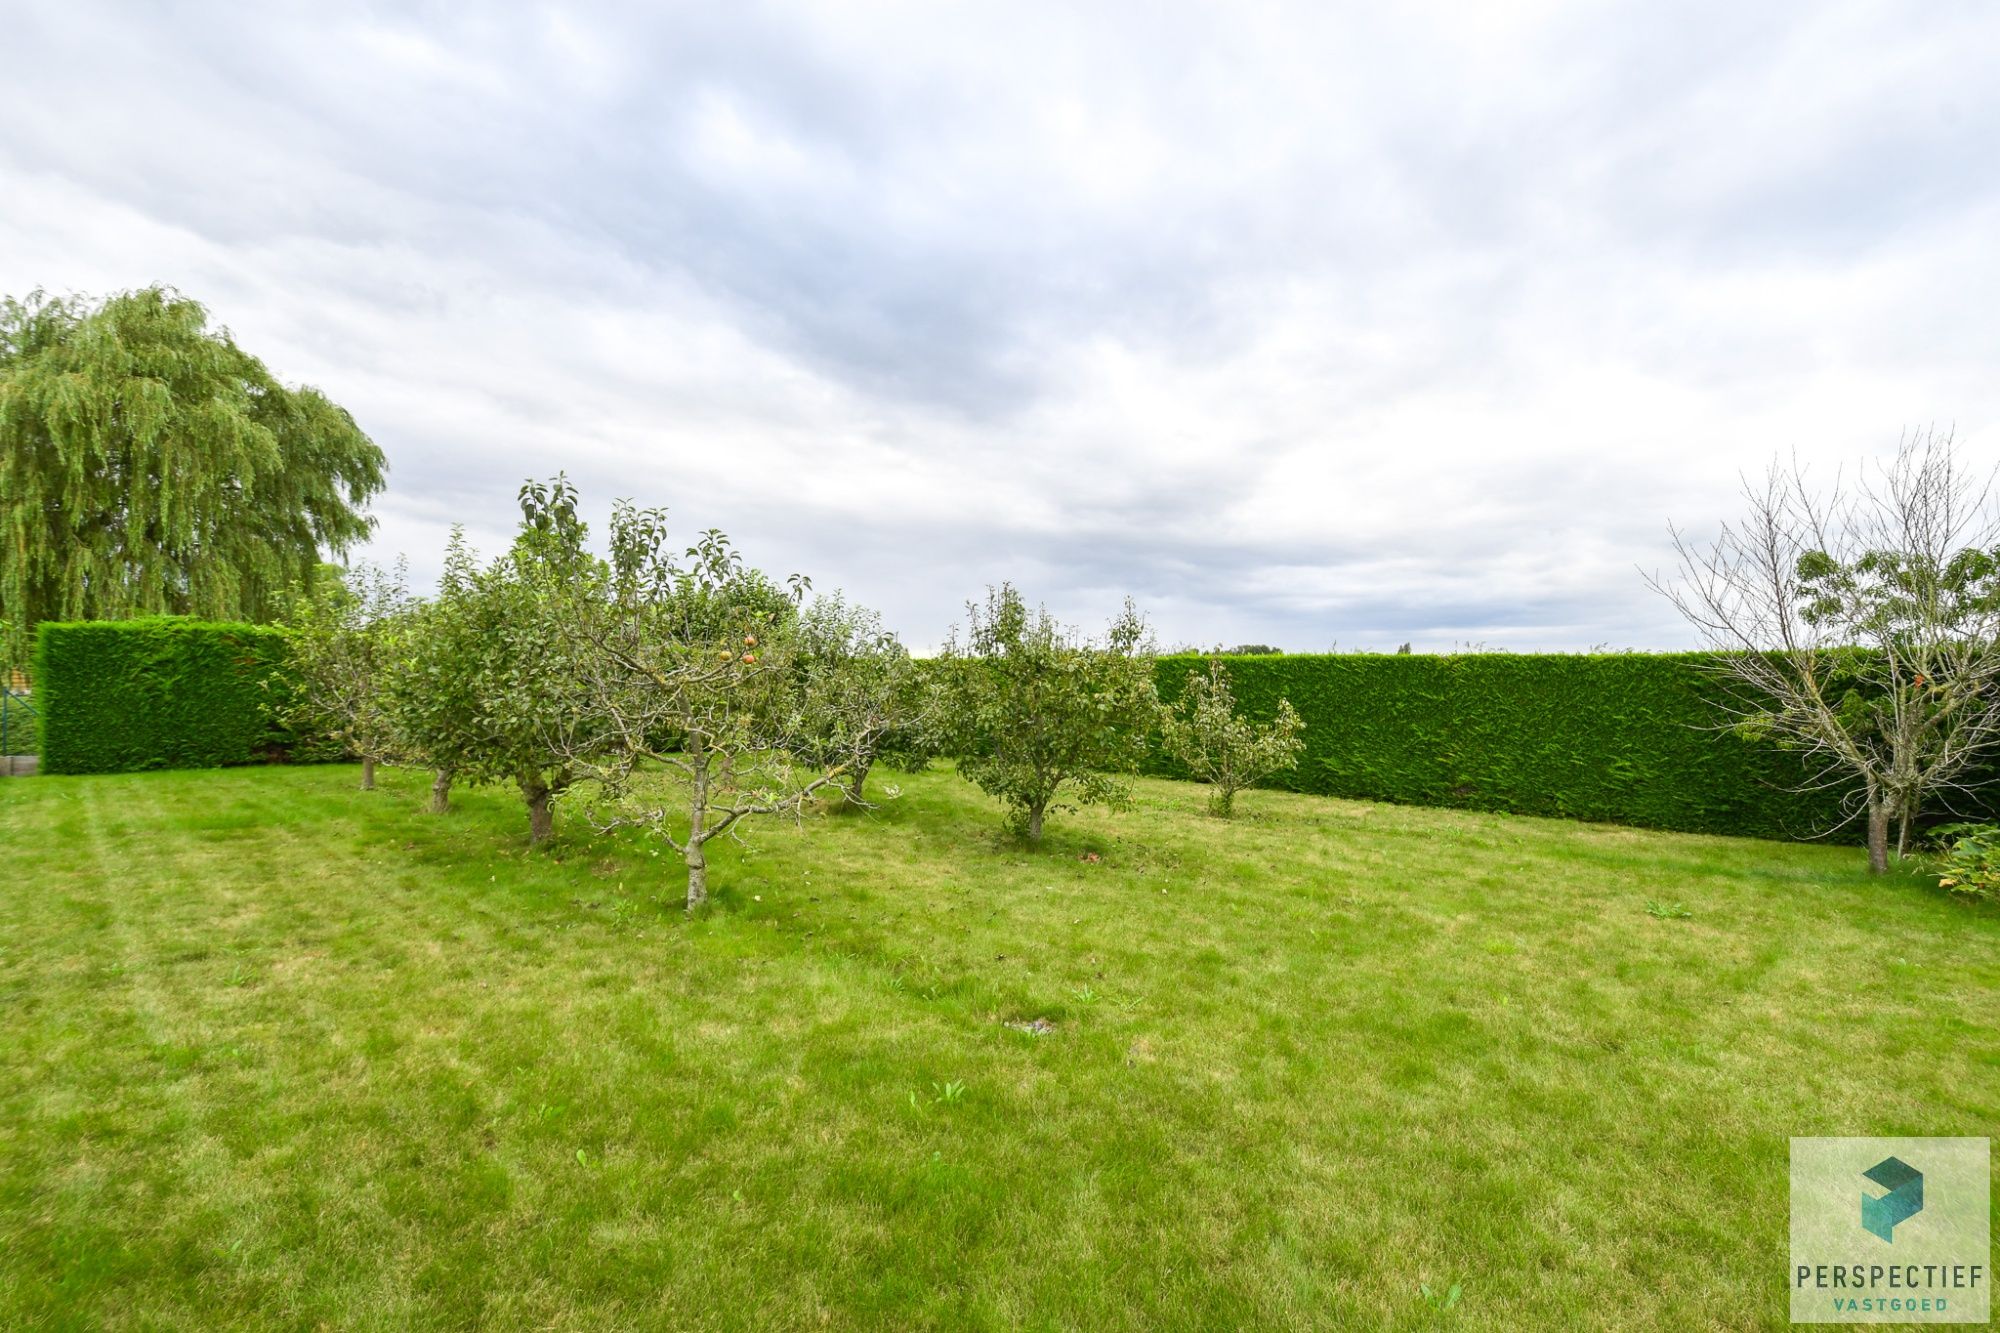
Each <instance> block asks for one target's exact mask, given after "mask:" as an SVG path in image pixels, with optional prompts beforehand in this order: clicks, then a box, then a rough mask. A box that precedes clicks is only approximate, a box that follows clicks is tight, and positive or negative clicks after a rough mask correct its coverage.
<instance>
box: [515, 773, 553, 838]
mask: <svg viewBox="0 0 2000 1333" xmlns="http://www.w3.org/2000/svg"><path fill="white" fill-rule="evenodd" d="M521 799H522V800H524V801H526V802H527V803H528V845H529V846H533V845H535V844H536V843H539V842H542V841H544V840H546V839H547V838H548V836H549V835H550V834H552V833H554V832H555V831H556V821H555V816H554V814H553V813H551V812H550V810H549V784H548V783H546V782H544V781H542V780H541V779H540V778H538V777H537V778H522V779H521Z"/></svg>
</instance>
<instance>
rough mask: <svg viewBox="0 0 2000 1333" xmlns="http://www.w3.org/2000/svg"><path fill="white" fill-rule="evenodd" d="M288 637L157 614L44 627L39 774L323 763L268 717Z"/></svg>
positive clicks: (269, 629)
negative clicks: (310, 760)
mask: <svg viewBox="0 0 2000 1333" xmlns="http://www.w3.org/2000/svg"><path fill="white" fill-rule="evenodd" d="M285 654H286V632H285V631H284V630H282V629H278V628H275V627H273V626H268V625H247V624H231V623H216V622H210V621H200V620H189V619H186V618H184V617H178V616H154V617H148V618H145V619H139V620H117V621H75V622H49V623H44V624H43V625H42V626H40V629H39V632H38V635H37V641H36V656H35V706H36V708H37V709H38V710H39V711H40V713H41V723H42V768H43V771H44V772H49V773H116V772H126V771H130V770H134V769H148V768H213V767H218V766H221V765H225V764H254V763H261V762H268V761H273V760H282V759H287V758H326V757H331V756H329V755H327V754H326V753H325V749H326V747H325V746H324V745H323V744H320V745H315V744H313V743H311V742H310V741H308V740H307V739H305V738H302V737H300V736H299V735H297V734H296V733H294V732H292V731H290V730H288V729H287V728H285V727H284V726H282V725H281V724H279V723H278V722H276V721H275V720H274V718H273V713H272V706H273V705H274V704H277V703H281V702H282V700H283V698H284V692H285V676H284V672H283V667H284V663H285Z"/></svg>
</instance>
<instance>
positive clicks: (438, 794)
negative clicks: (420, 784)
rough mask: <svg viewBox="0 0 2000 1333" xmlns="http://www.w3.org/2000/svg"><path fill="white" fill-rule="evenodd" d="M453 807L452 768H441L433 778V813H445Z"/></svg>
mask: <svg viewBox="0 0 2000 1333" xmlns="http://www.w3.org/2000/svg"><path fill="white" fill-rule="evenodd" d="M450 809H451V770H450V769H448V768H440V769H439V770H438V771H437V775H436V776H435V777H433V778H432V779H431V813H432V814H434V815H441V814H444V813H445V812H446V811H447V810H450Z"/></svg>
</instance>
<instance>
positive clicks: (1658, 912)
mask: <svg viewBox="0 0 2000 1333" xmlns="http://www.w3.org/2000/svg"><path fill="white" fill-rule="evenodd" d="M1646 915H1647V916H1650V917H1652V918H1653V919H1655V920H1657V921H1683V920H1686V919H1687V918H1688V917H1691V916H1693V915H1694V913H1693V912H1690V911H1688V909H1687V905H1686V904H1685V903H1667V902H1661V901H1659V900H1658V899H1656V898H1649V899H1647V901H1646Z"/></svg>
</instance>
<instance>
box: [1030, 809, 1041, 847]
mask: <svg viewBox="0 0 2000 1333" xmlns="http://www.w3.org/2000/svg"><path fill="white" fill-rule="evenodd" d="M1041 840H1042V807H1041V806H1039V805H1031V806H1029V807H1028V841H1029V842H1040V841H1041Z"/></svg>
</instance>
